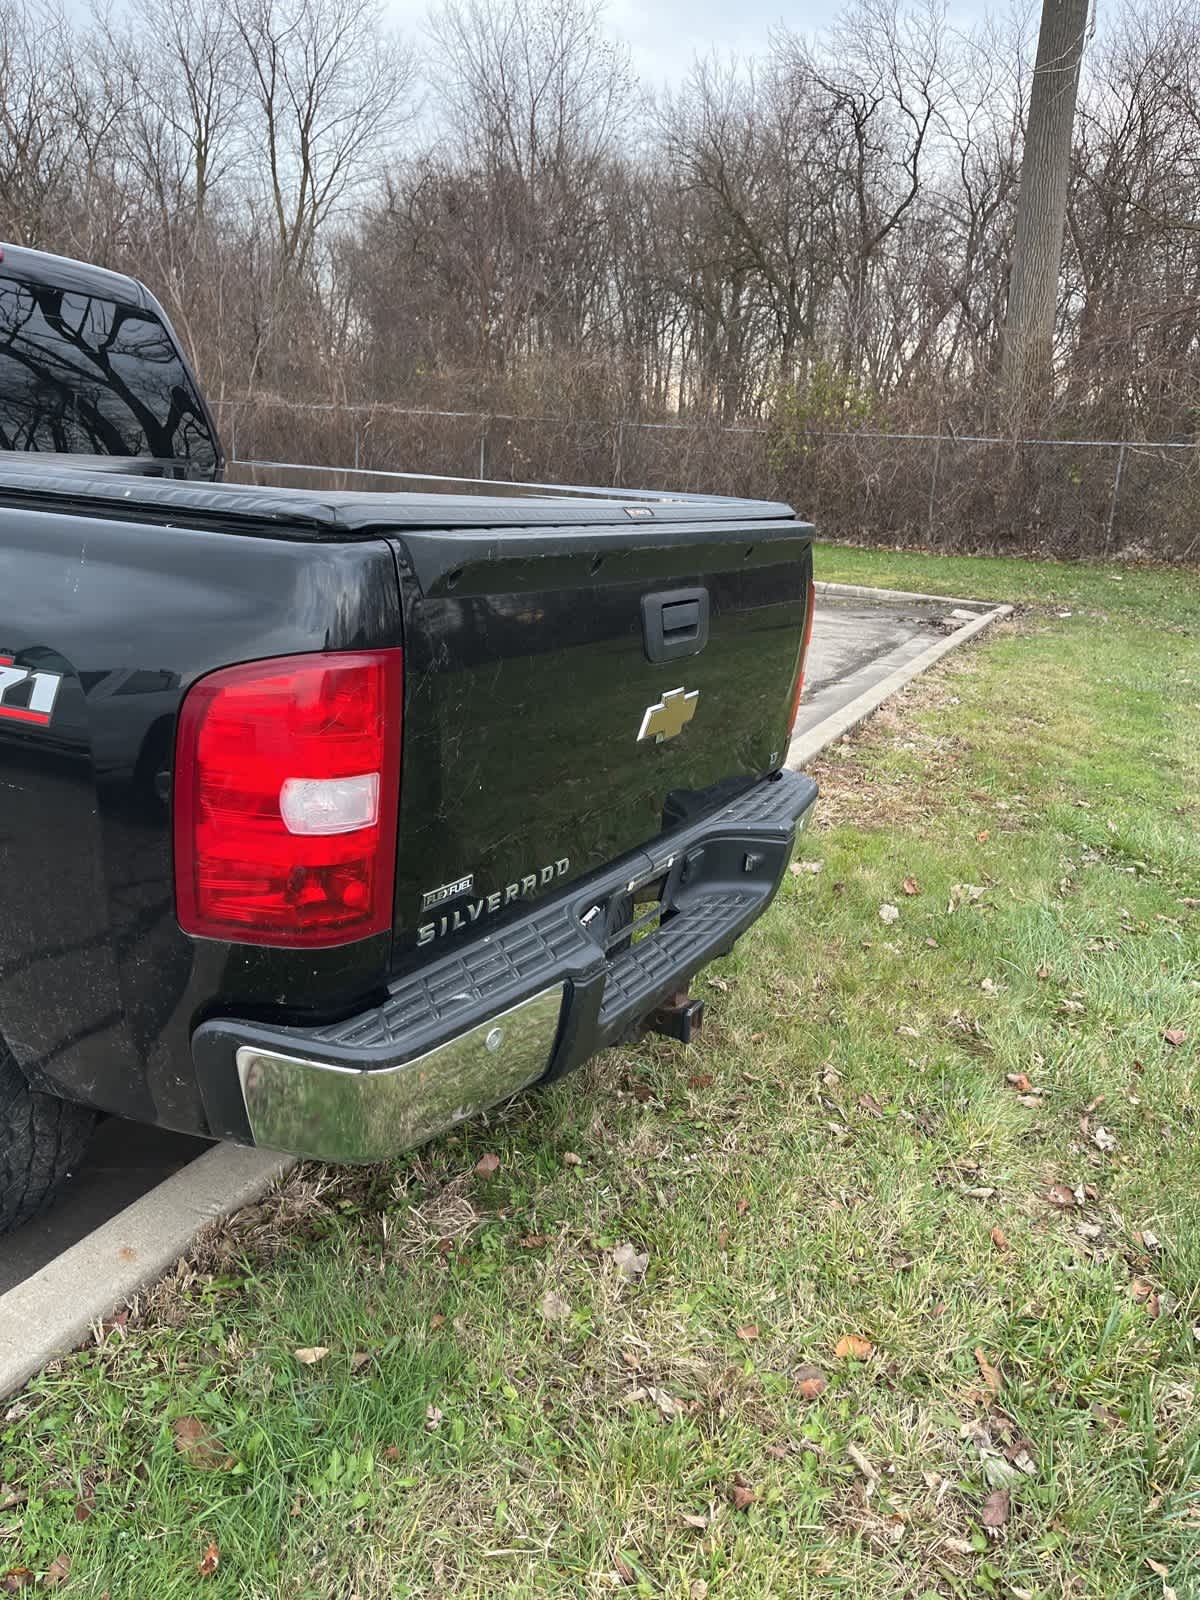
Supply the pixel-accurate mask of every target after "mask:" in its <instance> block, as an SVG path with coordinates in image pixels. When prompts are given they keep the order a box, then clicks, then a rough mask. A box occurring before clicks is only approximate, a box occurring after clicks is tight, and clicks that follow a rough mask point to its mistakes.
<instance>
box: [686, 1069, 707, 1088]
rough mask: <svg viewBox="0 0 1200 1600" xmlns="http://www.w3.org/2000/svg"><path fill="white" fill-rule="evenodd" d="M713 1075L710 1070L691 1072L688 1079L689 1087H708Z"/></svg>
mask: <svg viewBox="0 0 1200 1600" xmlns="http://www.w3.org/2000/svg"><path fill="white" fill-rule="evenodd" d="M712 1081H713V1075H712V1073H711V1072H693V1073H692V1075H691V1077H690V1078H689V1079H688V1088H689V1089H708V1088H710V1087H711V1085H712Z"/></svg>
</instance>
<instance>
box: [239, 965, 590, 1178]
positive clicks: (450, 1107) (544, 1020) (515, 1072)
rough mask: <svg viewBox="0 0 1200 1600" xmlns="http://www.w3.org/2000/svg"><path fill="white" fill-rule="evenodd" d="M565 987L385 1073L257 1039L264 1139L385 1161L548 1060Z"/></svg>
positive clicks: (537, 1072) (257, 1109) (247, 1089)
mask: <svg viewBox="0 0 1200 1600" xmlns="http://www.w3.org/2000/svg"><path fill="white" fill-rule="evenodd" d="M565 989H566V985H565V984H562V983H560V984H558V985H557V986H556V987H554V988H552V989H543V990H542V992H541V994H535V995H534V996H532V998H531V999H529V1000H525V1001H523V1002H522V1003H521V1004H520V1005H517V1006H513V1007H512V1008H511V1009H510V1010H508V1011H503V1012H501V1013H500V1015H499V1016H496V1017H489V1018H488V1019H487V1021H485V1022H481V1023H480V1024H479V1026H478V1027H475V1028H471V1029H469V1030H468V1031H467V1032H466V1033H460V1034H459V1035H458V1036H457V1037H456V1038H453V1039H448V1040H447V1041H446V1043H445V1044H442V1045H438V1046H437V1048H436V1049H433V1050H430V1051H427V1052H426V1054H425V1055H423V1056H418V1057H417V1058H416V1060H415V1061H406V1062H404V1063H403V1065H401V1066H396V1067H390V1068H387V1069H385V1070H383V1071H375V1072H363V1071H361V1070H359V1069H358V1068H355V1067H341V1066H331V1065H330V1064H329V1063H328V1062H324V1061H305V1060H303V1059H302V1058H299V1057H297V1056H290V1055H277V1054H275V1053H274V1052H272V1051H269V1050H263V1049H260V1048H257V1047H256V1046H254V1045H248V1044H247V1045H242V1047H241V1048H240V1049H239V1050H238V1053H237V1069H238V1077H239V1078H240V1080H241V1085H242V1095H243V1098H244V1099H245V1102H246V1115H247V1117H248V1118H249V1121H250V1129H251V1132H252V1133H253V1135H254V1142H255V1144H256V1145H261V1146H264V1147H265V1148H266V1149H268V1150H287V1151H290V1152H291V1153H292V1154H293V1155H300V1156H317V1157H319V1158H320V1159H321V1160H323V1161H383V1160H386V1158H387V1157H388V1156H392V1155H395V1153H396V1152H397V1151H398V1150H404V1149H407V1148H409V1147H410V1146H411V1145H415V1144H421V1143H422V1142H423V1141H424V1140H425V1139H428V1138H431V1137H432V1136H433V1135H434V1134H435V1133H440V1132H441V1131H442V1130H443V1129H445V1128H448V1127H451V1126H452V1125H453V1124H454V1123H456V1122H461V1121H462V1120H463V1119H464V1118H465V1117H471V1116H474V1115H475V1114H476V1112H479V1111H486V1110H487V1109H488V1107H489V1106H494V1105H496V1104H497V1103H498V1102H499V1101H501V1100H507V1099H508V1097H509V1096H510V1095H513V1094H516V1093H517V1091H518V1090H519V1089H524V1088H527V1087H528V1086H529V1084H531V1083H534V1082H536V1080H537V1079H538V1078H540V1077H542V1076H543V1075H544V1074H545V1072H546V1069H547V1068H548V1067H549V1065H550V1057H551V1054H552V1053H553V1050H554V1041H555V1038H556V1036H557V1034H558V1023H559V1018H560V1016H561V1015H562V1003H563V993H564V991H565Z"/></svg>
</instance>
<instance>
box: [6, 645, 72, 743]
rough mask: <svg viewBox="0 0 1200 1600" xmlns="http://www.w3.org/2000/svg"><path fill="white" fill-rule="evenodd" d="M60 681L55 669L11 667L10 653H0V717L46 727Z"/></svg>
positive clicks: (60, 678) (60, 677)
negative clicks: (37, 670) (52, 670)
mask: <svg viewBox="0 0 1200 1600" xmlns="http://www.w3.org/2000/svg"><path fill="white" fill-rule="evenodd" d="M61 683H62V674H61V673H59V672H30V671H29V669H28V668H27V667H14V666H13V658H12V657H11V656H0V717H7V718H8V719H9V720H10V721H11V722H36V723H39V724H40V725H41V726H42V727H46V726H47V725H48V723H49V721H50V717H51V714H52V712H53V710H54V702H55V700H56V699H57V697H58V689H59V685H60V684H61ZM22 690H24V691H25V692H24V693H22V692H21V691H22ZM22 701H23V702H24V703H23V704H21V703H15V702H22Z"/></svg>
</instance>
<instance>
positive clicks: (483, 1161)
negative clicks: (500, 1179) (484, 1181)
mask: <svg viewBox="0 0 1200 1600" xmlns="http://www.w3.org/2000/svg"><path fill="white" fill-rule="evenodd" d="M475 1171H476V1172H477V1173H478V1174H479V1176H480V1177H481V1178H491V1177H493V1176H494V1175H495V1174H496V1173H497V1172H499V1171H500V1157H499V1156H494V1155H492V1154H491V1152H490V1151H489V1152H488V1154H487V1155H485V1156H480V1158H479V1160H478V1161H477V1162H476V1163H475Z"/></svg>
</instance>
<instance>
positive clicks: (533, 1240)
mask: <svg viewBox="0 0 1200 1600" xmlns="http://www.w3.org/2000/svg"><path fill="white" fill-rule="evenodd" d="M517 1243H518V1244H519V1245H520V1246H521V1249H522V1250H540V1249H541V1248H542V1246H543V1245H544V1244H549V1243H550V1236H549V1234H546V1233H527V1234H526V1235H525V1237H524V1238H523V1239H518V1240H517Z"/></svg>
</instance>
